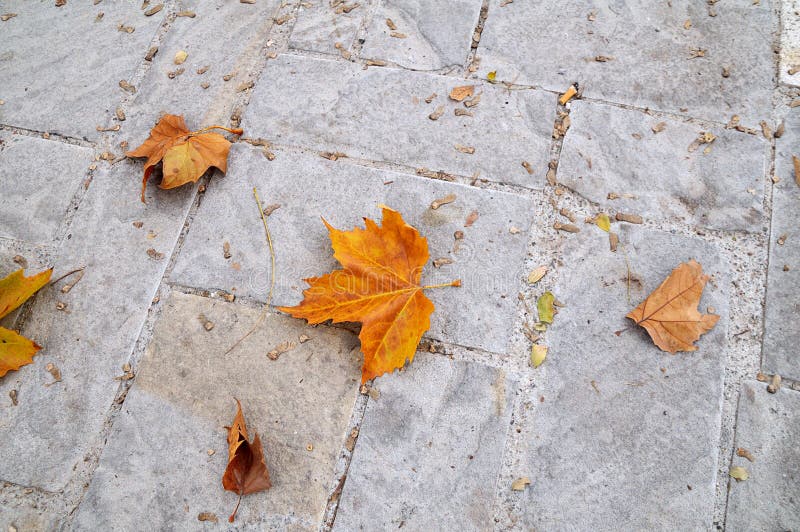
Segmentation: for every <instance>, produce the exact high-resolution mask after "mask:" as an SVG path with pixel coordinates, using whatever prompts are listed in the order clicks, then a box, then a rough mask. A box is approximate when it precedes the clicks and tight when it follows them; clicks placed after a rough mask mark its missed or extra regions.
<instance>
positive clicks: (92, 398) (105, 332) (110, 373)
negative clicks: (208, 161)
mask: <svg viewBox="0 0 800 532" xmlns="http://www.w3.org/2000/svg"><path fill="white" fill-rule="evenodd" d="M141 168H142V165H141V164H140V163H137V164H134V163H130V162H120V163H117V164H116V165H115V166H114V167H113V169H112V170H110V171H107V170H101V171H98V172H97V174H96V175H95V178H94V181H93V182H92V185H91V187H90V188H89V190H88V192H87V194H86V197H85V198H84V199H83V201H82V203H81V205H80V208H79V209H78V211H77V213H76V214H75V219H74V220H73V222H72V225H71V227H70V230H69V233H68V234H67V237H66V239H65V241H64V243H63V245H62V247H61V249H60V250H59V253H58V256H57V258H56V262H55V265H56V270H55V273H54V277H58V276H60V275H61V274H63V273H66V272H68V271H70V270H72V269H74V268H79V267H85V272H84V275H83V278H82V279H81V280H80V282H78V283H77V284H76V285H75V287H74V288H73V289H72V290H71V291H70V292H69V293H68V294H63V293H61V291H60V289H59V288H61V286H63V285H64V284H65V283H66V282H68V280H65V281H62V282H61V283H59V284H58V285H57V286H55V287H50V288H44V289H42V290H41V291H40V292H39V293H38V294H37V296H36V301H35V302H34V304H33V306H32V309H31V312H30V317H29V318H28V319H27V320H26V325H25V327H24V329H23V334H25V335H26V336H28V337H30V338H32V339H34V340H35V341H36V342H37V343H38V344H39V345H41V346H43V349H42V350H41V351H40V352H39V354H38V355H37V356H36V357H35V358H34V363H33V364H31V365H28V366H24V367H23V368H21V369H20V371H17V372H14V373H10V374H8V375H6V376H5V377H4V378H3V379H2V380H0V397H8V392H9V390H10V389H12V388H13V389H16V390H18V396H19V405H18V406H15V407H14V406H11V405H10V403H8V402H6V401H0V455H3V456H26V457H27V459H26V460H24V461H22V460H3V461H1V462H0V479H3V480H7V481H10V482H13V483H15V484H21V485H25V486H34V487H39V488H42V489H45V490H48V491H58V490H60V489H62V488H63V487H64V486H65V484H66V483H67V482H68V480H69V478H70V475H71V474H72V471H73V468H74V467H75V466H76V464H77V463H79V462H81V461H82V460H83V458H84V456H85V454H86V452H87V451H88V450H89V449H90V448H91V446H92V445H93V444H94V443H96V439H97V438H98V437H99V432H100V430H101V428H102V427H103V423H104V422H105V419H106V415H107V413H108V409H109V407H110V406H111V402H112V401H113V399H114V396H115V394H116V391H117V389H118V386H119V382H118V381H115V380H114V377H117V376H119V375H121V369H120V367H121V366H122V364H123V363H125V362H126V361H127V360H128V358H129V357H130V355H131V352H132V351H133V348H134V344H135V342H136V339H137V338H138V336H139V332H140V330H141V327H142V324H143V323H144V320H145V317H146V315H147V309H148V307H149V306H150V303H151V301H152V299H153V296H155V294H156V290H157V287H158V285H159V283H160V281H161V278H162V276H163V274H164V271H165V269H166V266H167V262H168V258H169V255H170V253H171V252H172V249H173V247H174V246H175V243H176V241H177V238H178V235H179V233H180V230H181V228H182V227H183V222H184V220H185V218H186V216H187V214H188V210H189V205H190V203H191V199H192V197H193V194H194V189H193V188H192V187H185V188H182V189H178V190H170V191H165V192H164V193H162V194H160V195H157V196H156V197H155V198H154V199H151V200H150V202H149V203H148V204H147V205H143V204H142V203H141V202H140V201H139V181H140V180H139V175H141V174H140V173H141V171H142V170H141ZM135 221H141V222H142V223H143V225H142V227H141V228H137V227H134V226H133V222H135ZM148 250H152V251H150V252H149V253H148ZM58 302H62V303H64V304H66V307H65V308H64V309H63V310H57V309H56V304H57V303H58ZM47 363H53V364H54V365H55V366H56V367H58V368H59V369H60V370H61V374H62V381H61V382H59V383H57V384H52V385H51V383H52V382H53V378H52V376H51V375H50V374H49V373H48V372H47V371H46V370H45V366H46V364H47ZM12 435H13V436H12Z"/></svg>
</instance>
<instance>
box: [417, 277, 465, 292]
mask: <svg viewBox="0 0 800 532" xmlns="http://www.w3.org/2000/svg"><path fill="white" fill-rule="evenodd" d="M448 286H456V287H458V286H461V279H456V280H455V281H450V282H449V283H442V284H429V285H427V286H423V287H422V289H423V290H427V289H429V288H446V287H448Z"/></svg>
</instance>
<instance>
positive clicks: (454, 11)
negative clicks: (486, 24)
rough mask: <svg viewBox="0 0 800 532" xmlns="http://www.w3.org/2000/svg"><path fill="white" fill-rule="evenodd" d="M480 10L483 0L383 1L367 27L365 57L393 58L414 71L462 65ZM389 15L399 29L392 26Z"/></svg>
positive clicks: (363, 48) (390, 59)
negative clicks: (441, 0)
mask: <svg viewBox="0 0 800 532" xmlns="http://www.w3.org/2000/svg"><path fill="white" fill-rule="evenodd" d="M480 11H481V0H451V1H450V2H430V1H428V0H382V1H380V2H378V5H377V6H376V8H375V12H374V14H373V15H372V17H371V20H370V23H369V26H368V27H367V34H366V36H365V41H364V45H363V46H362V48H361V57H364V58H371V59H384V60H389V61H391V62H393V63H397V64H398V65H400V66H403V67H405V68H413V69H414V70H439V69H442V68H445V67H457V68H461V67H463V65H464V63H466V61H467V55H468V54H469V52H470V46H471V44H472V33H473V32H474V31H475V26H476V25H477V24H478V17H479V16H480ZM387 18H388V19H391V20H392V22H394V24H395V26H396V27H397V29H396V30H393V29H391V28H390V27H389V25H388V24H387V23H386V19H387ZM393 34H394V35H399V34H402V35H405V37H404V38H398V37H393V36H392V35H393Z"/></svg>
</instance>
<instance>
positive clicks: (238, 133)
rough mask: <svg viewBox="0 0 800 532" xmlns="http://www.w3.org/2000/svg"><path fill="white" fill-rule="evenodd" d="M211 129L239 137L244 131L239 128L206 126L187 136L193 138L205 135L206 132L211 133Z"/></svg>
mask: <svg viewBox="0 0 800 532" xmlns="http://www.w3.org/2000/svg"><path fill="white" fill-rule="evenodd" d="M212 129H222V130H224V131H227V132H228V133H232V134H234V135H241V134H242V133H244V130H243V129H241V128H236V129H230V128H227V127H223V126H208V127H204V128H203V129H200V130H197V131H192V132H191V133H189V136H190V137H193V136H195V135H201V134H203V133H205V132H206V131H211V130H212Z"/></svg>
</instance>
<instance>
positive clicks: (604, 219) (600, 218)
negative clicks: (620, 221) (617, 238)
mask: <svg viewBox="0 0 800 532" xmlns="http://www.w3.org/2000/svg"><path fill="white" fill-rule="evenodd" d="M594 223H595V224H597V227H599V228H600V229H602V230H603V231H605V232H606V233H608V232H609V231H611V220H610V219H609V218H608V215H607V214H606V213H604V212H601V213H600V214H598V215H597V216H596V217H595V219H594Z"/></svg>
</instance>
